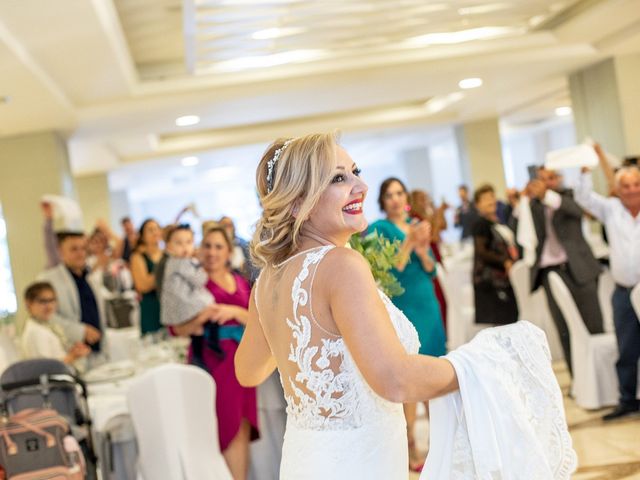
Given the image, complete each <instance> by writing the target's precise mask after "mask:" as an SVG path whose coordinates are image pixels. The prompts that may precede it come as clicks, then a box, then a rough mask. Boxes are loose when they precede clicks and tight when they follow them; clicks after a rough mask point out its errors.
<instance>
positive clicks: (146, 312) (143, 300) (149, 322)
mask: <svg viewBox="0 0 640 480" xmlns="http://www.w3.org/2000/svg"><path fill="white" fill-rule="evenodd" d="M161 240H162V230H161V229H160V225H159V224H158V222H156V221H155V220H153V219H152V218H148V219H147V220H145V221H144V222H143V223H142V225H141V226H140V231H139V233H138V243H137V244H136V247H135V249H134V252H133V253H132V254H131V275H132V277H133V286H134V287H135V289H136V291H137V292H138V295H140V332H141V333H142V335H146V334H148V333H154V332H157V331H158V330H160V329H161V328H162V324H161V323H160V301H159V300H158V294H157V292H156V277H155V275H154V273H153V272H154V270H155V268H156V265H157V264H158V262H159V261H160V260H161V259H162V256H163V255H164V254H163V252H162V249H161V248H160V241H161Z"/></svg>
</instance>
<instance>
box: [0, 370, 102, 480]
mask: <svg viewBox="0 0 640 480" xmlns="http://www.w3.org/2000/svg"><path fill="white" fill-rule="evenodd" d="M0 387H1V388H2V392H3V399H4V405H3V407H4V409H5V411H6V412H7V413H8V414H14V413H17V412H19V411H21V410H24V409H27V408H51V409H53V410H55V411H57V412H58V413H59V414H60V415H62V416H63V417H64V418H65V419H66V420H67V421H68V422H69V425H70V426H71V433H72V435H73V436H74V437H75V438H76V439H77V440H78V443H79V444H80V447H81V449H82V452H83V454H84V457H85V462H86V468H87V475H86V478H87V479H89V480H96V479H97V474H96V455H95V451H94V448H93V441H92V436H91V419H90V417H89V409H88V406H87V389H86V386H85V384H84V382H83V381H82V380H80V379H79V378H77V377H76V376H75V375H73V373H72V372H71V370H70V369H69V368H68V367H67V366H66V365H65V364H64V363H62V362H60V361H58V360H54V359H48V358H37V359H32V360H24V361H21V362H17V363H14V364H13V365H11V366H10V367H9V368H7V369H6V370H5V371H4V373H3V374H2V376H0Z"/></svg>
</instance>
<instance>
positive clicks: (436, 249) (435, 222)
mask: <svg viewBox="0 0 640 480" xmlns="http://www.w3.org/2000/svg"><path fill="white" fill-rule="evenodd" d="M409 204H410V206H411V210H410V211H409V215H410V216H411V218H417V219H418V220H420V221H423V220H424V221H428V222H429V225H430V226H431V244H430V247H431V253H433V257H434V258H435V260H436V262H437V263H439V264H442V255H441V254H440V242H441V237H440V234H441V232H442V231H444V230H446V229H447V220H446V218H445V217H444V212H445V211H446V210H447V208H449V205H447V203H446V202H444V201H443V202H442V205H440V206H439V207H438V208H436V207H435V206H434V205H433V202H432V200H431V197H429V194H428V193H427V192H425V191H424V190H412V191H411V194H410V195H409ZM432 281H433V288H434V290H435V293H436V298H437V299H438V305H439V306H440V316H441V317H442V323H443V325H444V329H445V332H446V330H447V300H446V299H445V296H444V291H443V290H442V286H441V285H440V282H439V281H438V278H437V277H433V278H432Z"/></svg>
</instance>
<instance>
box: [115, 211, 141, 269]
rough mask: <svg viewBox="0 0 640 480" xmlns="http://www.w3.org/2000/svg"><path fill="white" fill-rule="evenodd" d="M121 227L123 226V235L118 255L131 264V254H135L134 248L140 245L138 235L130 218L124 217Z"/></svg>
mask: <svg viewBox="0 0 640 480" xmlns="http://www.w3.org/2000/svg"><path fill="white" fill-rule="evenodd" d="M120 225H122V232H123V235H122V242H121V243H120V248H119V251H118V254H119V256H120V258H122V259H123V260H124V261H125V262H127V263H129V261H130V260H131V254H132V253H133V247H134V246H135V245H136V243H138V233H137V232H136V229H135V227H134V226H133V222H132V221H131V218H129V217H123V218H122V220H120Z"/></svg>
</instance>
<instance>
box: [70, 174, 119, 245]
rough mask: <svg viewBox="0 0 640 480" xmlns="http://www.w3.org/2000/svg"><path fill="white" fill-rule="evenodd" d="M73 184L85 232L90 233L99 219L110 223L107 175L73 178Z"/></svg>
mask: <svg viewBox="0 0 640 480" xmlns="http://www.w3.org/2000/svg"><path fill="white" fill-rule="evenodd" d="M75 184H76V190H77V192H78V203H79V204H80V208H81V209H82V217H83V221H84V229H85V231H86V232H87V233H91V231H92V230H93V228H94V227H95V225H96V221H97V220H99V219H102V220H105V221H106V222H110V221H111V207H110V204H111V202H110V195H109V180H108V178H107V174H106V173H99V174H95V175H84V176H81V177H75ZM116 231H117V230H116Z"/></svg>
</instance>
